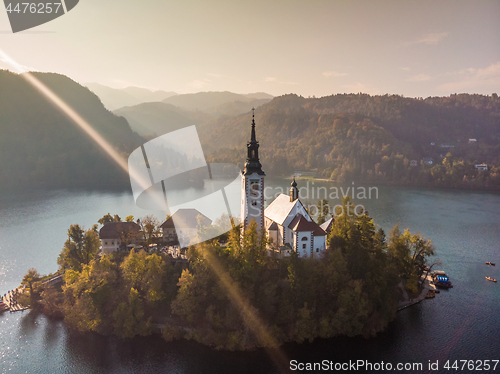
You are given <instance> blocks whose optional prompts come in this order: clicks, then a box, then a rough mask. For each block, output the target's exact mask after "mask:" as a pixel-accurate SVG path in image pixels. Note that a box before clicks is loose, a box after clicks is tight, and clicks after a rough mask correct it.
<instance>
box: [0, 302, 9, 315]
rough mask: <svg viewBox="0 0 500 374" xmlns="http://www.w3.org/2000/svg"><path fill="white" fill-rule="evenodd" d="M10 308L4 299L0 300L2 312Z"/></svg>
mask: <svg viewBox="0 0 500 374" xmlns="http://www.w3.org/2000/svg"><path fill="white" fill-rule="evenodd" d="M8 310H9V307H8V306H7V304H5V303H4V302H3V301H0V313H3V312H6V311H8Z"/></svg>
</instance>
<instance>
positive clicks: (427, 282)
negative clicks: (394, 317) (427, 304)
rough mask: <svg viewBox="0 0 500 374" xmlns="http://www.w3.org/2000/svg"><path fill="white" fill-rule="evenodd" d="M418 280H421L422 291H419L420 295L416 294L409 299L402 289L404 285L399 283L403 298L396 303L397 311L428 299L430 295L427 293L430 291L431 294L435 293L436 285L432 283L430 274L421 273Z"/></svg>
mask: <svg viewBox="0 0 500 374" xmlns="http://www.w3.org/2000/svg"><path fill="white" fill-rule="evenodd" d="M420 281H421V282H422V286H423V288H422V292H420V295H418V296H417V297H415V298H412V299H410V298H409V296H408V293H407V292H406V290H405V289H404V286H403V284H402V283H400V284H399V286H400V288H401V290H402V291H403V295H404V300H401V301H400V302H399V305H398V310H397V311H398V312H399V311H400V310H403V309H406V308H408V307H410V306H412V305H415V304H419V303H421V302H422V300H425V299H429V298H432V297H428V295H429V293H430V292H432V293H433V294H435V293H436V286H435V285H434V283H433V279H432V275H431V274H427V276H425V275H423V276H422V277H421V278H420Z"/></svg>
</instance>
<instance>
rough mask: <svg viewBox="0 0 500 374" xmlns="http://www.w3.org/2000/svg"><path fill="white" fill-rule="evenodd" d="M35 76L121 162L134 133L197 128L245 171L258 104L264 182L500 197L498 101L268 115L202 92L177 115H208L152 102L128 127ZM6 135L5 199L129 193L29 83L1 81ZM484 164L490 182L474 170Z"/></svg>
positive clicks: (81, 95)
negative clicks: (302, 176)
mask: <svg viewBox="0 0 500 374" xmlns="http://www.w3.org/2000/svg"><path fill="white" fill-rule="evenodd" d="M34 74H35V76H36V77H38V78H39V79H40V80H41V81H43V82H44V83H45V84H46V85H47V86H48V87H49V88H51V89H52V90H53V91H54V92H55V93H56V94H57V95H58V96H60V97H61V98H63V99H64V101H65V102H67V103H68V105H70V106H71V107H72V108H73V109H75V110H76V111H77V112H78V113H79V114H80V115H81V116H82V117H84V118H85V119H86V120H87V121H89V123H91V124H92V126H94V128H95V129H96V131H98V132H99V133H101V134H102V135H103V137H104V138H106V139H108V141H109V142H110V143H111V144H112V145H113V146H114V147H115V148H116V149H118V150H119V151H120V152H121V153H122V154H123V156H124V157H127V156H128V155H129V154H130V152H131V151H132V150H133V149H135V148H136V147H138V146H139V145H141V144H142V143H144V142H145V139H144V138H143V137H141V136H139V135H138V134H136V133H134V132H133V130H132V129H131V126H132V128H134V129H136V130H137V131H138V132H140V133H141V134H147V135H149V136H152V135H155V134H156V135H161V134H163V133H166V132H170V131H173V130H176V129H179V128H182V127H187V126H192V125H196V126H197V129H198V133H199V135H200V140H201V141H202V144H203V148H204V152H205V154H206V155H207V157H208V159H209V161H218V162H230V163H235V162H236V163H238V164H239V166H240V167H242V166H243V162H244V159H245V155H246V149H245V148H246V147H245V145H246V142H247V141H248V139H249V136H250V123H251V111H250V108H251V107H252V106H256V107H257V106H258V105H257V104H262V105H261V106H258V109H257V111H256V122H257V136H258V140H259V141H260V143H261V150H262V152H261V159H262V163H263V165H264V170H265V171H266V173H267V174H268V175H270V176H271V175H275V176H280V175H290V174H291V173H293V172H295V171H300V170H302V171H314V172H315V173H316V176H318V177H323V178H327V179H331V180H336V181H343V182H346V181H353V180H356V181H366V182H376V183H394V184H407V185H429V186H436V185H437V186H452V187H465V188H489V189H500V168H499V164H500V157H499V155H500V99H499V98H498V96H497V95H496V94H493V95H491V96H483V95H468V94H461V95H451V96H449V97H432V98H427V99H425V100H422V99H413V98H405V97H402V96H398V95H384V96H370V95H366V94H342V95H332V96H327V97H322V98H303V97H300V96H297V95H294V94H290V95H284V96H280V97H276V98H274V99H272V100H271V101H269V102H267V103H264V102H265V101H266V100H268V99H266V98H264V99H255V98H253V97H247V96H245V95H238V94H234V93H230V92H219V93H213V92H203V93H199V94H189V95H178V96H174V97H172V99H173V98H177V99H175V100H177V104H183V105H184V106H186V107H191V108H193V107H195V106H199V107H202V108H203V110H204V111H203V112H202V111H201V110H193V109H191V110H188V109H184V108H180V107H177V106H175V105H173V104H169V103H165V102H151V103H142V104H139V105H135V106H131V107H124V108H120V109H118V110H116V111H115V113H116V114H117V115H119V116H123V117H117V116H115V115H114V114H113V113H111V112H110V111H108V110H107V109H106V108H105V107H104V106H103V104H102V102H101V100H99V98H98V97H97V96H96V95H95V94H94V93H92V92H91V91H90V90H89V89H87V88H85V87H82V86H81V85H79V84H78V83H76V82H74V81H72V80H71V79H69V78H67V77H65V76H62V75H59V74H51V73H34ZM129 91H135V92H136V95H140V93H141V92H142V93H144V92H143V91H141V90H140V89H139V90H136V89H133V90H129ZM242 97H244V99H243V100H241V98H242ZM234 99H237V100H236V101H234ZM226 100H229V101H226ZM231 100H233V101H231ZM212 104H217V105H215V106H209V105H212ZM241 112H243V114H239V113H241ZM127 121H129V122H130V125H129V123H128V122H127ZM0 131H1V133H2V137H0V175H2V180H1V181H0V188H4V187H8V188H18V187H30V188H33V187H36V188H38V187H54V188H60V187H71V186H89V187H98V188H99V187H111V186H120V187H125V188H127V187H128V185H129V181H128V175H127V174H126V173H125V172H124V171H122V170H120V169H119V168H118V167H117V166H116V165H115V164H114V162H112V161H111V160H110V159H109V157H108V156H107V155H105V154H104V153H103V151H101V150H100V149H99V148H98V147H97V146H96V145H95V143H94V142H93V141H91V140H90V139H89V138H88V137H87V135H85V134H84V133H83V132H82V131H81V130H80V129H79V128H78V127H76V126H75V125H74V124H73V123H72V122H71V121H70V120H69V119H68V118H67V117H66V116H65V115H64V114H62V113H61V112H60V111H59V110H57V109H56V108H55V107H54V106H53V105H52V104H50V103H49V102H48V101H47V100H46V99H45V98H44V97H43V96H41V94H40V93H39V92H38V91H36V90H34V89H33V88H32V87H31V86H30V85H29V84H28V83H27V82H26V81H25V80H24V79H23V78H22V77H21V76H19V75H17V74H14V73H11V72H9V71H3V70H1V71H0ZM469 139H473V140H472V141H469ZM474 139H475V140H474ZM425 160H431V161H432V164H428V162H427V161H425ZM480 163H485V164H486V166H487V169H488V170H485V171H479V170H478V169H477V168H475V166H474V165H475V164H480Z"/></svg>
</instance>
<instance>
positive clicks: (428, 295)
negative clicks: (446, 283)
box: [425, 291, 436, 299]
mask: <svg viewBox="0 0 500 374" xmlns="http://www.w3.org/2000/svg"><path fill="white" fill-rule="evenodd" d="M433 297H436V294H435V293H434V291H429V292H427V295H425V298H426V299H432V298H433Z"/></svg>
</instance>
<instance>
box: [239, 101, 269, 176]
mask: <svg viewBox="0 0 500 374" xmlns="http://www.w3.org/2000/svg"><path fill="white" fill-rule="evenodd" d="M252 112H253V114H252V135H251V137H250V141H249V142H248V143H247V160H246V162H245V170H244V172H243V174H244V175H250V174H253V173H257V174H258V175H266V174H265V173H264V171H262V165H261V163H260V161H259V142H258V141H257V138H256V136H255V108H252Z"/></svg>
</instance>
